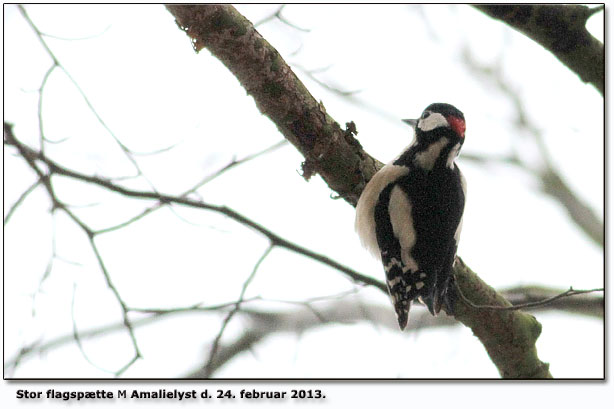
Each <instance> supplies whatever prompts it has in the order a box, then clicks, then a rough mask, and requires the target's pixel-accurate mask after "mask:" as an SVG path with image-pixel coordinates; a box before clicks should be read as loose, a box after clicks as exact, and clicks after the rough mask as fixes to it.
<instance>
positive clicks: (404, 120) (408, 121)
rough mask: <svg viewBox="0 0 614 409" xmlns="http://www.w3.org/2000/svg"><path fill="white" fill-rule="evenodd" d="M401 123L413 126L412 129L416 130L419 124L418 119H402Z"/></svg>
mask: <svg viewBox="0 0 614 409" xmlns="http://www.w3.org/2000/svg"><path fill="white" fill-rule="evenodd" d="M401 121H403V122H405V123H406V124H407V125H409V126H411V127H412V128H415V127H416V124H417V123H418V120H417V119H401Z"/></svg>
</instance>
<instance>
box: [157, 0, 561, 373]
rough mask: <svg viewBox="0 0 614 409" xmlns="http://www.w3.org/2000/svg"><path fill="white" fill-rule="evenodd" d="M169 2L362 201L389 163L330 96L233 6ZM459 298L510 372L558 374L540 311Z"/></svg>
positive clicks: (312, 157)
mask: <svg viewBox="0 0 614 409" xmlns="http://www.w3.org/2000/svg"><path fill="white" fill-rule="evenodd" d="M166 7H167V9H168V10H169V11H170V12H171V14H172V15H173V16H174V17H175V19H176V21H177V25H178V26H179V27H180V28H182V29H183V30H184V31H186V33H187V35H188V36H189V37H190V39H191V41H192V44H193V46H194V49H195V50H196V51H200V50H201V49H202V48H204V47H207V49H208V50H209V51H210V52H211V53H212V54H213V55H214V56H215V57H216V58H218V59H219V60H220V61H221V62H222V63H223V64H224V65H225V66H226V67H227V68H228V69H229V70H230V71H231V72H232V73H233V74H234V75H235V76H236V77H237V79H238V80H239V82H240V83H241V85H242V86H243V87H244V88H245V89H246V90H247V92H248V94H250V95H252V96H253V98H254V100H255V102H256V105H257V107H258V109H260V111H261V112H262V113H263V114H264V115H266V116H268V117H269V118H270V119H271V120H272V121H273V122H274V123H275V124H276V125H277V127H278V129H279V131H280V132H281V133H282V134H283V135H284V136H285V137H286V138H287V139H288V140H289V141H290V142H291V143H292V144H293V145H294V146H295V147H296V148H297V149H298V150H299V151H300V152H301V154H302V155H303V156H304V157H305V163H304V164H303V171H304V175H305V176H306V178H309V176H311V175H313V174H315V173H316V172H317V173H319V174H320V175H321V176H322V178H323V179H324V180H325V182H326V183H327V184H328V186H329V187H330V188H331V189H332V190H334V191H336V192H337V193H338V194H339V196H340V197H342V198H343V199H345V200H346V201H347V202H348V203H350V204H352V205H355V204H356V201H357V200H358V197H359V196H360V193H361V191H362V189H363V188H364V186H365V184H366V182H367V181H368V180H369V179H370V178H371V177H372V176H373V174H374V173H375V172H376V171H377V170H378V169H379V168H380V167H381V166H382V164H381V163H379V162H378V161H376V160H375V159H373V158H372V157H370V156H369V155H368V154H367V153H366V152H364V150H363V149H362V147H361V146H360V144H359V143H358V142H357V141H356V140H355V139H354V138H353V136H352V134H351V132H344V131H343V130H342V129H341V127H340V126H339V125H338V124H337V122H335V121H334V120H333V119H332V118H331V117H330V116H329V115H328V114H327V113H326V110H325V109H324V106H323V105H322V103H318V102H317V101H316V100H315V99H314V98H313V96H312V95H311V94H310V93H309V91H308V90H307V89H306V88H305V86H304V85H303V84H302V83H301V82H300V81H299V80H298V79H297V77H296V75H295V74H294V73H293V72H292V70H291V69H290V67H289V66H288V65H287V64H286V63H285V61H284V60H283V59H282V58H281V56H280V55H279V53H278V52H277V51H276V50H275V49H274V48H273V47H272V46H271V45H270V44H269V43H268V42H267V41H266V40H265V39H264V38H262V36H261V35H260V34H259V33H258V32H257V31H256V30H255V29H254V27H253V25H252V24H251V23H250V22H249V21H248V20H247V19H246V18H245V17H243V16H242V15H241V14H240V13H239V12H238V11H237V10H236V9H235V8H234V7H232V6H229V5H198V6H195V5H187V6H186V5H167V6H166ZM461 264H462V265H461ZM455 273H456V277H457V280H458V284H459V286H460V288H461V289H462V291H463V293H464V294H465V295H466V296H468V297H469V298H470V299H471V300H472V301H473V302H474V303H478V304H487V305H498V304H502V305H505V303H507V302H506V301H505V299H503V298H502V297H501V296H500V295H498V294H497V293H496V292H495V291H494V290H493V289H492V288H490V287H489V286H488V285H487V284H486V283H484V282H483V281H481V280H480V279H479V278H478V277H477V276H476V275H475V274H474V273H473V272H472V271H471V270H470V269H469V268H468V267H466V266H465V265H464V263H456V267H455ZM383 291H385V290H383ZM458 304H461V306H460V308H458V307H457V309H456V310H455V311H454V313H455V317H456V319H457V320H458V321H460V322H462V323H463V324H465V325H466V326H468V327H470V328H471V329H472V330H473V332H474V333H475V334H476V335H477V336H478V338H479V339H480V341H481V342H482V344H483V345H484V347H485V348H486V350H487V352H488V354H489V355H490V357H491V359H492V360H493V362H494V363H495V365H496V366H497V368H498V369H499V372H500V373H501V375H502V376H503V377H510V378H533V377H536V378H543V377H551V375H550V372H549V370H548V365H547V364H545V363H543V362H541V361H540V360H539V359H538V357H537V351H536V348H535V342H536V340H537V338H538V336H539V334H540V332H541V326H540V324H539V323H538V322H537V320H535V318H534V317H532V316H530V315H528V314H525V313H523V312H520V311H489V312H488V313H486V314H485V313H484V310H479V309H475V308H470V307H469V308H463V307H464V306H463V305H462V303H458ZM508 304H509V303H508ZM493 323H495V324H493ZM493 325H497V326H496V327H493Z"/></svg>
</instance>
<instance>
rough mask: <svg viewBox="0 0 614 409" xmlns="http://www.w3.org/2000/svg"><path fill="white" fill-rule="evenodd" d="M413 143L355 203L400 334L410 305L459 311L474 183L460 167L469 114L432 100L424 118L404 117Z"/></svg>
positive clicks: (359, 228) (433, 310)
mask: <svg viewBox="0 0 614 409" xmlns="http://www.w3.org/2000/svg"><path fill="white" fill-rule="evenodd" d="M402 121H403V122H405V123H406V124H408V125H410V126H411V127H412V128H414V135H415V137H414V139H413V141H412V143H411V144H410V145H409V146H407V147H406V148H405V149H404V150H403V151H402V152H401V153H400V154H399V155H398V156H397V157H396V158H395V159H393V160H392V161H391V162H389V163H388V164H386V165H385V166H384V167H383V168H381V169H380V170H379V171H378V172H377V173H375V175H374V176H373V177H372V178H371V180H369V182H368V183H367V184H366V186H365V188H364V190H363V191H362V193H361V195H360V198H359V199H358V203H357V205H356V217H355V229H356V232H357V233H358V236H359V238H360V241H361V242H362V244H363V246H364V247H365V248H366V249H367V250H368V251H369V252H371V253H372V254H373V256H374V257H376V258H378V259H380V260H381V262H382V264H383V266H384V271H385V273H386V286H387V288H388V293H389V295H390V299H391V301H392V304H393V306H394V310H395V312H396V317H397V321H398V323H399V327H400V328H401V330H404V329H405V327H406V326H407V323H408V320H409V310H410V307H411V302H412V301H414V300H416V299H417V300H418V301H420V302H422V303H423V304H426V306H427V308H428V310H429V312H430V313H431V314H432V315H437V314H438V313H439V312H440V310H441V308H442V305H445V307H446V311H447V312H448V314H452V313H453V309H454V303H455V301H456V299H457V293H456V289H455V285H454V274H453V270H452V268H453V264H454V260H455V258H456V250H457V248H458V242H459V238H460V232H461V229H462V222H463V211H464V208H465V197H466V193H467V182H466V180H465V177H464V176H463V174H462V173H461V171H460V169H459V167H458V166H457V164H456V163H455V159H456V157H457V156H458V154H459V153H460V149H461V147H462V146H463V143H464V142H465V129H466V125H465V116H464V115H463V113H462V112H461V111H460V110H458V109H457V108H456V107H454V106H453V105H450V104H447V103H433V104H431V105H429V106H428V107H426V109H425V110H424V111H423V112H422V115H421V116H420V117H419V118H418V119H403V120H402Z"/></svg>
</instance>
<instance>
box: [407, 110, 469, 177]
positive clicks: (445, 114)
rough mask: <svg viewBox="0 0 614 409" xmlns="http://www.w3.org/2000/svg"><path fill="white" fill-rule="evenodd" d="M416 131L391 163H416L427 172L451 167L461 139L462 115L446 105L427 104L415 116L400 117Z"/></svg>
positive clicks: (410, 164)
mask: <svg viewBox="0 0 614 409" xmlns="http://www.w3.org/2000/svg"><path fill="white" fill-rule="evenodd" d="M403 122H405V123H407V124H409V125H411V126H412V127H413V128H414V130H415V132H416V139H415V141H414V142H413V143H412V144H411V145H410V146H409V147H408V149H407V150H406V151H405V152H403V153H402V154H401V155H400V156H399V158H398V159H397V160H396V161H395V164H398V165H405V166H417V167H419V168H422V169H424V170H425V171H428V172H430V171H431V170H433V169H435V168H438V169H441V168H450V169H454V159H456V157H457V156H458V153H459V152H460V149H461V147H462V146H463V143H464V142H465V116H464V115H463V113H462V112H461V111H459V110H458V109H457V108H455V107H454V106H452V105H450V104H443V103H435V104H431V105H429V106H428V107H426V109H425V110H424V112H423V113H422V115H420V118H418V119H404V120H403Z"/></svg>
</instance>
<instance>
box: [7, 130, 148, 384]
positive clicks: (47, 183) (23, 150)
mask: <svg viewBox="0 0 614 409" xmlns="http://www.w3.org/2000/svg"><path fill="white" fill-rule="evenodd" d="M4 139H5V141H6V142H7V143H9V144H11V145H13V146H15V147H16V148H17V149H18V150H19V153H20V154H21V156H22V158H23V159H24V160H25V161H26V162H27V164H28V165H29V166H30V168H31V169H32V170H33V171H34V172H35V173H36V174H37V176H38V178H39V180H40V181H41V182H42V184H43V186H44V187H45V189H46V190H47V193H48V195H49V198H50V200H51V202H52V204H53V211H55V210H56V209H61V210H62V211H64V213H66V214H67V215H68V217H70V218H71V219H72V220H73V222H75V224H77V225H78V226H79V227H80V228H81V230H83V232H84V233H85V234H86V236H87V237H88V239H89V243H90V246H91V248H92V251H93V252H94V254H95V256H96V259H97V260H98V264H99V266H100V269H101V271H102V273H103V276H104V278H105V281H106V283H107V286H108V287H109V288H110V289H111V291H112V292H113V294H114V295H115V298H116V300H117V302H118V303H119V304H120V306H121V308H122V314H123V321H124V325H125V327H126V329H127V330H128V334H129V335H130V338H131V340H132V345H133V347H134V357H133V358H132V359H131V360H130V362H129V363H128V364H127V365H125V366H124V367H123V368H121V369H120V370H118V371H117V372H115V375H116V376H120V375H121V374H122V373H123V372H124V371H125V370H126V369H128V368H129V367H130V365H131V364H132V363H134V362H135V361H136V360H137V359H138V358H140V357H141V353H140V351H139V347H138V344H137V341H136V336H135V335H134V329H133V328H132V324H131V322H130V319H129V318H128V309H127V307H126V304H125V302H124V300H123V299H122V297H121V295H120V294H119V292H118V291H117V288H116V287H115V285H114V284H113V282H112V281H111V277H110V275H109V272H108V271H107V269H106V267H105V265H104V262H103V260H102V257H101V256H100V253H99V251H98V247H97V246H96V243H95V242H94V236H95V232H94V231H92V230H91V229H90V228H89V227H88V226H87V225H86V224H85V223H84V222H83V221H82V220H81V219H79V218H78V217H77V216H75V214H74V213H73V212H72V211H71V210H70V209H69V208H68V207H66V205H64V203H62V202H61V201H60V200H59V199H58V197H57V196H56V194H55V190H54V188H53V185H52V184H51V179H50V175H47V174H44V173H43V172H42V171H41V170H40V169H39V167H38V166H37V164H36V162H35V160H36V154H34V155H33V151H32V150H31V149H29V148H27V147H26V146H25V145H22V144H21V143H19V142H18V141H17V139H16V138H15V136H14V134H13V129H12V127H11V125H9V124H7V123H6V122H5V123H4ZM39 154H40V156H41V157H44V155H43V153H42V152H39ZM51 172H53V170H51Z"/></svg>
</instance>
